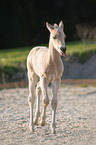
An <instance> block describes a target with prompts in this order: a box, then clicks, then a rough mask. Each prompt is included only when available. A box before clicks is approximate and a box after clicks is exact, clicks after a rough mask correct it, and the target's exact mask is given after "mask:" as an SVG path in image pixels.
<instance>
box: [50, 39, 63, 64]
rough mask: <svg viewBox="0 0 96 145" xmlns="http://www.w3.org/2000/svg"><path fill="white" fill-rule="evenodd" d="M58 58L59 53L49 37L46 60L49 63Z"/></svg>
mask: <svg viewBox="0 0 96 145" xmlns="http://www.w3.org/2000/svg"><path fill="white" fill-rule="evenodd" d="M59 59H60V54H59V52H57V50H56V49H55V48H54V46H53V43H52V41H51V39H50V41H49V49H48V61H49V62H51V63H55V62H57V61H58V60H59Z"/></svg>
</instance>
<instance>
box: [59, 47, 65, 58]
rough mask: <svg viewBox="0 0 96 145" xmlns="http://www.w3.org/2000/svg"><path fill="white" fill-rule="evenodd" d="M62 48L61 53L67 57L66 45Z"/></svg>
mask: <svg viewBox="0 0 96 145" xmlns="http://www.w3.org/2000/svg"><path fill="white" fill-rule="evenodd" d="M60 50H61V55H62V56H64V57H66V47H61V48H60Z"/></svg>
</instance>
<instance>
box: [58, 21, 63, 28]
mask: <svg viewBox="0 0 96 145" xmlns="http://www.w3.org/2000/svg"><path fill="white" fill-rule="evenodd" d="M59 28H61V29H62V30H63V29H64V24H63V22H62V21H61V22H60V23H59Z"/></svg>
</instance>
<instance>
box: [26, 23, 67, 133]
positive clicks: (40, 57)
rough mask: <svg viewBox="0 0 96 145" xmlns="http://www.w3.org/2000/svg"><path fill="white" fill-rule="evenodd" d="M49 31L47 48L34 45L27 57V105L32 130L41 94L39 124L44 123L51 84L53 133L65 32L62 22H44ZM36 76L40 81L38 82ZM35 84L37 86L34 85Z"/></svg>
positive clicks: (32, 129) (64, 50)
mask: <svg viewBox="0 0 96 145" xmlns="http://www.w3.org/2000/svg"><path fill="white" fill-rule="evenodd" d="M46 26H47V28H48V30H49V31H50V40H49V49H48V48H46V47H40V46H38V47H34V48H33V49H32V50H31V51H30V53H29V55H28V58H27V69H28V79H29V97H28V101H29V105H30V131H34V125H36V124H37V122H38V117H39V116H40V95H41V92H42V95H43V113H42V115H41V122H40V124H41V126H43V125H45V118H46V107H47V106H48V104H49V98H48V94H47V87H48V84H49V83H51V86H52V101H51V106H52V133H55V114H56V108H57V92H58V89H59V85H60V82H61V76H62V73H63V63H62V60H61V57H60V55H62V56H64V57H65V56H66V47H65V37H66V36H65V34H64V32H63V27H64V26H63V22H62V21H61V22H60V23H59V26H58V25H57V24H54V26H52V25H50V24H48V23H46ZM38 77H39V78H40V81H39V82H38ZM36 84H37V86H36ZM35 86H36V96H37V107H36V114H35V119H34V121H33V105H34V101H35Z"/></svg>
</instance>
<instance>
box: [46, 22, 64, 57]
mask: <svg viewBox="0 0 96 145" xmlns="http://www.w3.org/2000/svg"><path fill="white" fill-rule="evenodd" d="M46 26H47V28H48V30H49V31H50V39H51V42H52V43H53V46H54V48H55V49H56V50H57V51H58V52H59V53H60V55H62V56H66V46H65V38H66V36H65V33H64V32H63V28H64V25H63V22H62V21H61V22H60V23H59V26H58V25H57V24H54V26H52V25H50V24H48V23H46Z"/></svg>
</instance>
